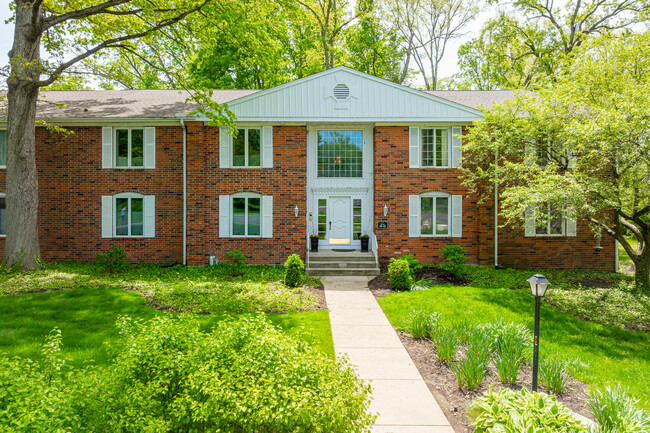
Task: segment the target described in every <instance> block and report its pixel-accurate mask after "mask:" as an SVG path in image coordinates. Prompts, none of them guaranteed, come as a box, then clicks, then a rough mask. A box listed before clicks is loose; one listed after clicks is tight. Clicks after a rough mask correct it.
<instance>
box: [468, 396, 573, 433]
mask: <svg viewBox="0 0 650 433" xmlns="http://www.w3.org/2000/svg"><path fill="white" fill-rule="evenodd" d="M472 408H473V409H472V412H473V415H474V416H475V420H474V422H473V424H474V426H476V430H474V432H475V433H488V432H495V433H496V432H512V433H514V432H535V433H536V432H540V433H541V432H554V433H578V432H583V431H585V426H584V425H583V424H582V423H581V422H580V421H578V420H576V419H575V418H574V417H573V415H572V413H571V411H570V410H569V409H567V407H566V406H564V405H563V404H561V403H558V402H557V401H556V400H555V397H554V396H549V395H546V394H538V393H536V392H534V393H530V392H529V391H528V390H527V389H526V388H522V389H521V391H512V390H510V389H507V388H501V389H500V390H499V392H498V393H496V394H495V393H494V392H493V391H492V389H490V390H489V391H488V392H486V393H485V394H483V396H482V397H480V398H478V399H476V400H474V403H473V404H472Z"/></svg>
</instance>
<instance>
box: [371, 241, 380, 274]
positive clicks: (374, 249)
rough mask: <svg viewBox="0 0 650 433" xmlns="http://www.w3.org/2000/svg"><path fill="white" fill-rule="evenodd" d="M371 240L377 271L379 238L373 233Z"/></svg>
mask: <svg viewBox="0 0 650 433" xmlns="http://www.w3.org/2000/svg"><path fill="white" fill-rule="evenodd" d="M370 240H371V241H372V246H371V248H372V253H373V254H374V255H375V266H376V267H377V269H379V256H378V252H377V250H378V249H379V244H378V243H377V236H376V235H375V234H374V233H373V234H372V235H371V236H370Z"/></svg>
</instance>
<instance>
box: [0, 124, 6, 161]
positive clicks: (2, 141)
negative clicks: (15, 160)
mask: <svg viewBox="0 0 650 433" xmlns="http://www.w3.org/2000/svg"><path fill="white" fill-rule="evenodd" d="M0 168H7V130H6V129H0Z"/></svg>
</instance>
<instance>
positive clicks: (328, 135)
mask: <svg viewBox="0 0 650 433" xmlns="http://www.w3.org/2000/svg"><path fill="white" fill-rule="evenodd" d="M318 177H363V131H337V130H333V131H318Z"/></svg>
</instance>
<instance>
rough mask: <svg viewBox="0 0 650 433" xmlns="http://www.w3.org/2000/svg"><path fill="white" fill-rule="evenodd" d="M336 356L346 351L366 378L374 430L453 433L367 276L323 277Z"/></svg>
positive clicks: (392, 432) (376, 432)
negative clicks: (369, 388)
mask: <svg viewBox="0 0 650 433" xmlns="http://www.w3.org/2000/svg"><path fill="white" fill-rule="evenodd" d="M321 281H323V285H324V286H325V298H326V299H327V307H328V309H329V311H330V321H331V323H332V338H333V339H334V351H335V352H336V355H337V356H341V355H344V354H345V355H347V356H348V357H349V359H350V361H351V362H352V363H353V364H355V365H356V366H357V367H358V373H359V376H360V377H361V378H362V379H365V380H368V381H370V384H371V386H372V390H373V393H372V394H373V402H372V404H371V405H370V411H371V412H373V413H379V417H378V418H377V421H376V422H375V426H374V427H373V429H372V431H373V433H453V432H454V430H453V429H452V428H451V425H450V424H449V421H448V420H447V418H446V417H445V415H444V414H443V413H442V410H441V409H440V406H438V403H437V402H436V400H435V399H434V398H433V396H432V395H431V392H430V391H429V388H427V385H426V383H425V382H424V380H423V379H422V376H421V375H420V373H419V372H418V370H417V368H415V365H414V364H413V361H412V360H411V357H410V356H409V354H408V352H407V351H406V349H405V348H404V346H403V345H402V342H401V341H400V340H399V338H398V337H397V334H395V331H394V330H393V327H392V326H391V324H390V323H389V322H388V319H387V318H386V316H385V315H384V312H383V311H382V310H381V308H380V307H379V304H378V303H377V301H376V300H375V297H374V296H373V295H372V293H370V290H368V278H367V277H322V278H321Z"/></svg>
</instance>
